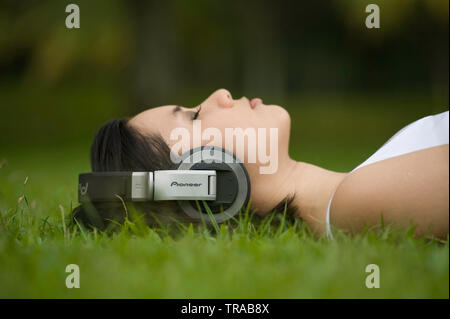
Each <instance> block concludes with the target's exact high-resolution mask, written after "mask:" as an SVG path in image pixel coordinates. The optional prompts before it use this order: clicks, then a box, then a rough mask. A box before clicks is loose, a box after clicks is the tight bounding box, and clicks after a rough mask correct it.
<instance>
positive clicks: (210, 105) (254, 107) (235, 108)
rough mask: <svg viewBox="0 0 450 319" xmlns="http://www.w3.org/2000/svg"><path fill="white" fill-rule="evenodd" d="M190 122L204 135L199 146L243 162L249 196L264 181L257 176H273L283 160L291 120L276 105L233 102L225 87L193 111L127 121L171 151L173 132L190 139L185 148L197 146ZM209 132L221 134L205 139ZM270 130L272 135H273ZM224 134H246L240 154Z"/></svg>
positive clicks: (159, 112)
mask: <svg viewBox="0 0 450 319" xmlns="http://www.w3.org/2000/svg"><path fill="white" fill-rule="evenodd" d="M199 108H201V109H200V112H199V113H198V114H197V116H196V117H195V113H196V111H198V110H199ZM194 119H196V121H195V125H197V127H198V126H199V124H200V125H201V130H200V131H201V133H202V134H206V136H205V135H203V139H202V140H201V141H200V145H201V146H204V145H214V146H220V147H223V148H225V149H227V150H228V151H231V152H232V153H234V154H235V155H237V156H238V158H239V159H240V160H241V161H242V162H244V165H245V166H246V168H247V170H248V172H249V176H250V182H251V183H252V195H253V193H254V192H256V189H255V187H254V185H255V183H257V182H258V181H260V180H264V178H266V179H267V177H269V176H266V177H264V176H261V175H267V174H275V173H276V170H277V169H278V166H279V165H278V162H280V163H282V162H283V160H284V159H285V158H287V157H288V146H289V131H290V117H289V114H288V113H287V111H286V110H285V109H283V108H282V107H280V106H278V105H265V104H263V103H262V100H261V99H259V98H254V99H252V100H249V99H248V98H246V97H242V98H240V99H233V97H232V95H231V93H230V92H229V91H228V90H225V89H219V90H217V91H215V92H214V93H212V94H211V95H210V96H209V97H207V98H206V99H205V100H204V101H203V102H201V103H200V104H199V105H196V106H193V107H187V106H176V105H166V106H160V107H156V108H152V109H149V110H146V111H143V112H141V113H139V114H137V115H136V116H135V117H133V118H132V119H131V120H130V122H129V123H130V125H132V126H134V127H135V128H137V129H138V130H139V131H141V132H142V133H149V134H151V133H160V134H161V136H162V137H163V139H164V140H165V141H166V143H167V144H168V145H169V147H170V148H171V150H172V151H174V149H175V146H176V145H177V144H180V138H179V136H178V138H176V137H177V134H174V133H176V132H180V131H183V132H185V133H188V135H189V136H188V139H186V140H185V142H186V141H188V142H189V143H190V144H189V145H190V147H188V149H190V148H194V147H196V146H200V145H198V144H197V145H196V144H195V143H196V141H195V140H194V139H195V136H194V135H195V134H194V133H195V131H196V129H194ZM177 129H178V130H177ZM211 129H213V130H214V131H215V132H216V133H217V132H218V133H220V134H219V136H212V135H211V134H209V135H208V134H207V132H208V131H210V132H211ZM197 130H198V129H197ZM246 130H247V131H246ZM274 131H277V134H275V133H274ZM227 132H228V134H229V133H230V132H234V133H235V134H238V133H242V132H246V133H248V135H246V136H245V135H243V136H244V139H243V140H242V141H243V143H241V144H243V153H242V150H239V149H238V148H239V146H238V145H237V144H238V143H239V142H238V140H239V138H236V137H233V136H232V137H231V139H230V138H227ZM263 132H264V134H265V135H264V134H263ZM253 134H254V135H255V136H253ZM171 135H172V139H171ZM213 135H214V134H213ZM229 136H231V135H230V134H229ZM271 136H272V138H271ZM206 137H209V138H206ZM173 138H175V139H173ZM197 143H198V139H197ZM275 143H276V145H274V144H275ZM264 144H265V145H264ZM186 147H187V146H186ZM263 147H265V149H263ZM258 152H265V154H264V155H266V156H265V157H264V156H259V155H258ZM175 153H178V155H181V154H180V153H181V151H180V148H177V149H176V150H175ZM271 153H274V154H271ZM252 154H253V157H252ZM255 157H256V159H255ZM269 158H270V159H269ZM274 160H276V161H277V162H276V163H271V164H270V165H271V166H272V168H271V169H267V167H268V166H269V163H268V161H274ZM274 164H276V165H275V166H274ZM263 167H266V170H265V173H262V171H264V169H263V170H261V168H263Z"/></svg>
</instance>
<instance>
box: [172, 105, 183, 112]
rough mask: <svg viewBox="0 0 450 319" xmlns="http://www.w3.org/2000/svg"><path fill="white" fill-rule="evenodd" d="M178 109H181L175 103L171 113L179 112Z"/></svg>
mask: <svg viewBox="0 0 450 319" xmlns="http://www.w3.org/2000/svg"><path fill="white" fill-rule="evenodd" d="M179 111H181V106H179V105H175V107H174V108H173V110H172V114H175V113H177V112H179Z"/></svg>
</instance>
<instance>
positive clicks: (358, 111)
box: [0, 0, 449, 150]
mask: <svg viewBox="0 0 450 319" xmlns="http://www.w3.org/2000/svg"><path fill="white" fill-rule="evenodd" d="M72 2H73V3H76V4H78V5H79V7H80V11H81V28H80V29H67V28H66V26H65V18H66V16H67V15H68V14H67V13H65V7H66V5H67V4H69V3H72ZM369 3H371V2H370V1H360V0H351V1H349V0H336V1H314V2H303V1H292V2H287V3H279V2H274V1H226V2H225V1H207V0H201V1H188V0H177V1H138V0H135V1H119V0H95V1H58V2H55V1H45V0H42V1H26V2H22V1H13V0H2V1H1V2H0V74H1V75H0V105H1V106H0V107H1V109H0V114H1V116H0V129H1V131H0V147H1V148H0V150H1V149H5V148H6V147H7V146H8V147H14V148H16V147H21V146H22V145H23V146H30V145H37V144H47V145H56V144H60V143H62V144H63V145H69V144H71V143H82V144H83V143H88V144H89V142H90V140H91V139H92V136H93V134H94V133H95V131H96V129H97V128H98V127H99V125H100V124H101V123H103V122H104V121H106V120H108V119H110V118H111V117H116V116H123V115H132V114H135V113H136V112H138V111H141V110H143V109H145V108H148V107H153V106H157V105H162V104H171V103H177V104H182V105H187V106H189V105H196V104H197V103H198V102H199V101H200V100H202V99H204V98H205V97H207V96H208V95H209V94H210V93H211V92H212V91H213V90H215V89H217V88H221V87H224V88H227V89H229V90H230V91H231V93H232V94H233V96H235V97H239V96H242V95H246V96H248V97H253V96H258V97H262V98H263V99H264V101H265V102H266V103H274V104H279V105H282V106H284V107H286V108H288V109H289V110H290V111H291V112H292V113H293V115H294V117H295V116H296V115H297V114H299V116H298V117H295V118H294V121H293V126H294V127H296V126H298V127H296V129H298V131H295V130H294V133H293V134H294V139H297V140H299V143H300V146H305V147H307V145H309V144H312V143H311V142H312V141H311V139H314V136H317V138H318V139H319V141H318V142H321V143H322V142H323V143H324V144H330V145H335V144H336V143H339V141H340V140H345V139H346V133H348V134H350V135H351V138H352V139H364V138H366V137H365V136H364V134H362V135H360V134H353V133H354V132H355V128H356V129H360V128H363V129H370V130H373V133H374V135H375V136H379V135H380V132H384V131H383V130H382V129H380V130H378V128H377V127H371V126H369V127H367V125H370V122H371V121H370V120H371V119H370V117H371V116H372V115H369V116H367V117H366V116H364V114H367V113H369V114H371V111H372V110H375V111H376V113H377V114H378V113H379V114H380V116H382V117H383V118H385V121H386V122H387V123H384V120H383V121H381V123H382V125H386V126H389V129H388V131H387V133H386V134H390V133H392V132H391V131H392V130H396V129H399V127H398V126H399V125H402V124H406V123H407V122H408V121H410V120H413V119H415V118H417V116H421V115H424V114H429V113H435V112H439V111H443V110H445V109H448V84H449V82H448V81H449V76H448V72H449V59H448V54H449V50H448V1H444V0H426V1H419V0H411V1H377V2H376V3H377V4H378V5H379V6H380V8H381V28H380V29H367V28H366V27H365V24H364V22H365V18H366V16H367V15H368V13H366V12H365V7H366V5H367V4H369ZM347 107H349V110H350V111H347V110H345V111H343V112H339V110H342V109H343V108H347ZM364 109H368V110H364ZM303 112H305V113H303ZM381 114H382V115H381ZM303 115H308V116H309V118H307V119H304V117H302V116H303ZM313 116H314V117H315V118H313ZM397 116H400V119H399V120H394V121H393V123H392V121H391V119H390V117H397ZM340 121H344V122H345V125H341V124H340V123H337V124H335V123H334V122H340ZM357 121H364V122H365V123H364V124H363V125H361V126H362V127H360V125H359V124H358V123H355V122H357ZM353 124H355V125H356V126H355V128H351V127H350V126H351V125H353ZM342 127H344V128H346V129H347V130H348V132H346V131H338V132H336V130H335V128H339V129H340V128H342ZM309 130H311V131H309ZM377 130H378V131H377ZM319 131H320V132H319ZM308 132H309V133H308ZM297 133H299V134H297ZM300 133H301V134H300ZM341 133H342V134H341ZM384 138H386V136H380V140H383V139H384ZM302 139H303V140H305V141H303V142H301V141H300V140H302ZM322 139H323V140H324V141H322ZM376 142H379V141H378V139H377V141H376ZM358 143H359V142H358ZM344 144H347V142H346V143H344ZM375 144H376V143H375ZM62 150H63V149H62Z"/></svg>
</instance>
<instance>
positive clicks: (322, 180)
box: [285, 159, 347, 234]
mask: <svg viewBox="0 0 450 319" xmlns="http://www.w3.org/2000/svg"><path fill="white" fill-rule="evenodd" d="M285 167H286V168H287V170H286V172H285V178H286V179H285V180H289V181H291V183H289V184H287V185H286V189H285V192H286V196H288V195H295V196H294V199H293V202H292V203H291V205H292V206H293V207H295V208H296V213H295V215H296V217H300V218H301V219H302V220H304V221H305V222H306V223H307V224H308V226H309V227H310V228H311V229H312V230H313V231H314V232H315V233H319V234H320V233H322V232H324V231H325V229H326V228H325V227H326V212H327V208H328V203H329V200H330V198H331V196H332V195H333V193H334V192H335V190H336V188H337V187H338V185H339V184H340V183H341V181H342V180H343V179H344V177H345V176H346V175H347V173H338V172H333V171H330V170H326V169H323V168H321V167H318V166H315V165H312V164H308V163H304V162H297V161H294V160H292V159H290V160H289V165H287V166H285Z"/></svg>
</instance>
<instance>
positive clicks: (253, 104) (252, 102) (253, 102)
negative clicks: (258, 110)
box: [250, 97, 262, 109]
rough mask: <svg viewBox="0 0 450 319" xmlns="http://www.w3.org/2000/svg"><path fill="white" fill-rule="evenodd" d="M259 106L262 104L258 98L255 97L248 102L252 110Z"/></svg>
mask: <svg viewBox="0 0 450 319" xmlns="http://www.w3.org/2000/svg"><path fill="white" fill-rule="evenodd" d="M260 104H262V100H261V99H260V98H258V97H255V98H253V99H251V100H250V107H251V108H252V109H254V108H255V107H257V106H258V105H260Z"/></svg>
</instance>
